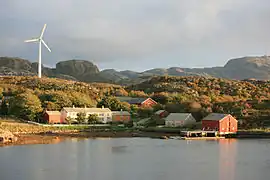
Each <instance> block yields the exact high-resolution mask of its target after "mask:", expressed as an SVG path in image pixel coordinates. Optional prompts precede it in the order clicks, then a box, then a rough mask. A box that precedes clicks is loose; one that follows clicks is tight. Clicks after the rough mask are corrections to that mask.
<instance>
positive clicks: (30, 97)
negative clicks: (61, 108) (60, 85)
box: [9, 92, 42, 121]
mask: <svg viewBox="0 0 270 180" xmlns="http://www.w3.org/2000/svg"><path fill="white" fill-rule="evenodd" d="M41 112H42V108H41V102H40V100H39V98H38V97H37V96H36V95H34V94H32V93H31V92H25V93H22V94H17V95H16V96H14V97H13V98H12V99H11V100H10V108H9V114H13V115H16V116H17V117H20V118H23V119H27V120H30V121H35V120H37V118H38V114H39V113H41Z"/></svg>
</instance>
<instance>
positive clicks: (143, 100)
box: [118, 97, 157, 107]
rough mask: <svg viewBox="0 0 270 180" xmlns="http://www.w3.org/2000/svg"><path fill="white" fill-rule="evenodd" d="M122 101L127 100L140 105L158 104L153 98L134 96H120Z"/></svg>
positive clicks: (151, 105) (131, 103) (150, 105)
mask: <svg viewBox="0 0 270 180" xmlns="http://www.w3.org/2000/svg"><path fill="white" fill-rule="evenodd" d="M118 99H119V100H120V101H121V102H127V103H129V104H130V105H137V106H139V107H153V106H154V105H156V104H157V102H156V101H154V100H153V99H152V98H133V97H118Z"/></svg>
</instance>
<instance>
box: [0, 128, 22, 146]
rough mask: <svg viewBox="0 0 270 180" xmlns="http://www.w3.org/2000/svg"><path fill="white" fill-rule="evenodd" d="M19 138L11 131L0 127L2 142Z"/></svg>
mask: <svg viewBox="0 0 270 180" xmlns="http://www.w3.org/2000/svg"><path fill="white" fill-rule="evenodd" d="M17 140H18V139H17V137H16V136H14V135H13V134H12V133H11V132H10V131H7V130H1V129H0V143H14V142H16V141H17Z"/></svg>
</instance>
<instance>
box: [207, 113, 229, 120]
mask: <svg viewBox="0 0 270 180" xmlns="http://www.w3.org/2000/svg"><path fill="white" fill-rule="evenodd" d="M228 115H229V114H220V113H211V114H209V115H208V116H206V117H205V118H203V120H210V121H220V120H221V119H223V118H225V117H226V116H228Z"/></svg>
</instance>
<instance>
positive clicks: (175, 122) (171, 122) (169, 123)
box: [165, 120, 185, 127]
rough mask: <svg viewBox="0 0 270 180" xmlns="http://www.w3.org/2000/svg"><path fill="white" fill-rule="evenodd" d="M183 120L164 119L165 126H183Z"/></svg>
mask: <svg viewBox="0 0 270 180" xmlns="http://www.w3.org/2000/svg"><path fill="white" fill-rule="evenodd" d="M184 123H185V121H184V120H167V121H165V126H167V127H183V126H184Z"/></svg>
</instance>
